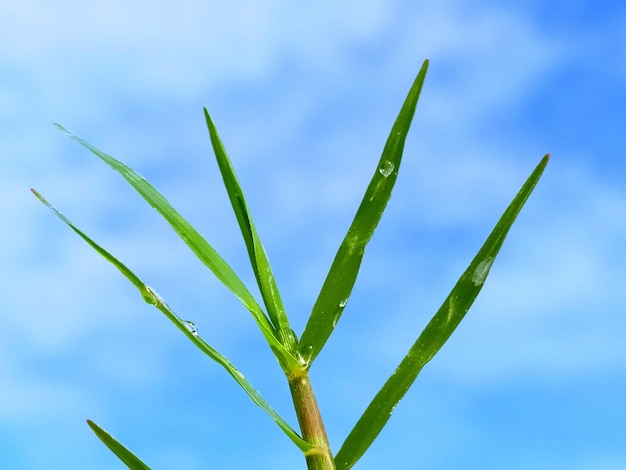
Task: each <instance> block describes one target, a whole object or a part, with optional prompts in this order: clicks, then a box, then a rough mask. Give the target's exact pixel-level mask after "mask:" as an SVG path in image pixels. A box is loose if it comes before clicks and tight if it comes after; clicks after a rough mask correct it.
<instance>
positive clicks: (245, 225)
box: [204, 108, 295, 350]
mask: <svg viewBox="0 0 626 470" xmlns="http://www.w3.org/2000/svg"><path fill="white" fill-rule="evenodd" d="M204 117H205V119H206V123H207V127H208V128H209V134H210V136H211V144H212V145H213V150H214V152H215V157H216V158H217V164H218V166H219V168H220V172H221V174H222V178H223V180H224V186H226V191H227V192H228V197H229V199H230V203H231V205H232V207H233V210H234V211H235V215H236V217H237V222H238V223H239V228H240V229H241V234H242V235H243V239H244V241H245V243H246V248H247V250H248V256H249V258H250V264H251V265H252V270H253V271H254V276H255V277H256V280H257V284H258V286H259V290H260V291H261V295H262V296H263V302H264V304H265V308H266V309H267V313H268V315H269V317H270V321H271V322H272V324H273V325H274V328H275V329H276V330H277V331H281V332H282V331H286V332H291V328H290V326H289V320H288V319H287V314H286V313H285V307H284V306H283V301H282V299H281V298H280V294H279V292H278V287H277V286H276V281H275V279H274V274H273V273H272V268H271V267H270V263H269V260H268V259H267V254H266V253H265V249H264V248H263V244H262V243H261V240H260V239H259V235H258V233H257V231H256V228H255V226H254V222H252V216H251V215H250V211H249V210H248V205H247V203H246V199H245V197H244V195H243V191H242V189H241V185H240V184H239V181H238V180H237V175H236V174H235V170H234V169H233V166H232V164H231V162H230V159H229V158H228V155H227V153H226V149H225V148H224V144H223V143H222V141H221V139H220V136H219V134H218V133H217V129H216V128H215V125H214V124H213V120H212V119H211V116H210V115H209V112H208V111H207V109H206V108H204ZM279 339H281V340H283V344H284V345H285V347H287V349H289V350H291V349H292V347H293V346H295V345H290V344H285V342H284V339H283V338H281V337H280V335H279Z"/></svg>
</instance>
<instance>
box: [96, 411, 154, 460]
mask: <svg viewBox="0 0 626 470" xmlns="http://www.w3.org/2000/svg"><path fill="white" fill-rule="evenodd" d="M87 424H88V425H89V427H90V428H91V429H92V430H93V432H95V433H96V436H98V438H99V439H100V440H101V441H102V442H104V444H105V445H106V446H107V447H108V448H109V449H111V451H112V452H113V453H114V454H115V455H117V457H118V458H119V459H120V460H121V461H122V462H124V463H125V464H126V466H127V467H128V468H130V470H150V467H148V466H147V465H146V464H145V463H143V462H142V461H141V459H140V458H139V457H137V456H136V455H135V454H133V453H132V452H131V451H130V450H128V449H127V448H126V447H124V445H123V444H121V443H120V442H119V441H118V440H117V439H115V438H114V437H113V436H111V435H110V434H109V433H108V432H106V431H105V430H104V429H102V428H101V427H100V426H98V425H97V424H96V423H94V422H93V421H91V420H89V419H88V420H87Z"/></svg>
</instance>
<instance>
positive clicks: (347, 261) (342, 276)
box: [300, 60, 428, 364]
mask: <svg viewBox="0 0 626 470" xmlns="http://www.w3.org/2000/svg"><path fill="white" fill-rule="evenodd" d="M427 70H428V60H425V61H424V64H423V65H422V67H421V69H420V71H419V73H418V75H417V78H416V79H415V81H414V82H413V86H412V87H411V89H410V91H409V94H408V96H407V98H406V100H405V101H404V104H403V106H402V109H401V110H400V113H399V115H398V117H397V118H396V121H395V123H394V125H393V127H392V129H391V133H390V134H389V137H388V138H387V142H386V144H385V148H384V150H383V153H382V156H381V158H380V161H379V162H378V167H377V169H376V171H375V172H374V176H373V177H372V180H371V181H370V184H369V186H368V187H367V190H366V192H365V196H364V197H363V200H362V201H361V205H360V206H359V209H358V210H357V213H356V215H355V217H354V220H353V221H352V224H351V225H350V228H349V229H348V233H347V234H346V236H345V238H344V240H343V242H342V243H341V246H340V247H339V250H338V251H337V254H336V255H335V259H334V261H333V264H332V266H331V268H330V270H329V272H328V275H327V276H326V280H325V281H324V285H323V286H322V289H321V292H320V294H319V296H318V298H317V301H316V302H315V305H314V306H313V310H312V312H311V316H310V318H309V320H308V322H307V325H306V327H305V329H304V332H303V333H302V338H301V339H300V352H301V354H302V355H303V356H304V357H306V358H307V359H309V364H310V362H311V361H313V359H314V358H315V357H316V356H317V355H318V354H319V352H320V351H321V349H322V347H323V346H324V344H325V343H326V341H327V340H328V337H329V336H330V334H331V333H332V331H333V329H334V328H335V325H336V324H337V321H338V320H339V317H340V316H341V314H342V312H343V309H344V308H345V306H346V304H347V302H348V298H349V297H350V293H351V292H352V288H353V286H354V282H355V281H356V277H357V275H358V273H359V268H360V266H361V260H362V259H363V254H364V252H365V247H366V245H367V243H368V242H369V240H370V239H371V237H372V235H373V233H374V230H375V229H376V226H377V225H378V222H379V220H380V218H381V216H382V214H383V211H384V210H385V207H386V205H387V202H388V201H389V198H390V197H391V190H392V189H393V186H394V184H395V182H396V178H397V176H398V169H399V167H400V161H401V159H402V152H403V150H404V142H405V140H406V136H407V134H408V132H409V127H410V126H411V121H412V119H413V115H414V114H415V108H416V106H417V101H418V99H419V96H420V92H421V91H422V86H423V84H424V79H425V78H426V71H427Z"/></svg>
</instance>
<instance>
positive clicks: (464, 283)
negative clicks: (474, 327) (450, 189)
mask: <svg viewBox="0 0 626 470" xmlns="http://www.w3.org/2000/svg"><path fill="white" fill-rule="evenodd" d="M548 158H549V155H546V156H545V157H543V159H542V160H541V162H540V163H539V165H537V167H536V168H535V170H534V171H533V172H532V174H531V175H530V176H529V178H528V179H527V180H526V182H525V183H524V185H523V186H522V188H521V189H520V191H519V192H518V193H517V195H516V196H515V198H514V199H513V202H511V204H510V205H509V207H508V208H507V209H506V211H505V212H504V214H503V215H502V217H501V218H500V220H499V221H498V223H497V224H496V226H495V228H494V229H493V231H492V232H491V234H490V235H489V237H488V238H487V240H486V241H485V243H484V244H483V246H482V247H481V248H480V250H479V251H478V253H477V254H476V256H475V257H474V259H473V260H472V262H471V263H470V265H469V267H468V268H467V269H466V270H465V272H464V273H463V275H462V276H461V278H460V279H459V280H458V282H457V283H456V285H455V286H454V288H453V289H452V291H451V292H450V294H449V295H448V297H447V298H446V300H445V301H444V302H443V304H442V305H441V307H440V308H439V310H438V311H437V313H436V314H435V316H434V317H433V318H432V319H431V320H430V322H429V323H428V325H427V326H426V328H425V329H424V331H422V333H421V334H420V336H419V338H418V339H417V341H416V342H415V344H413V346H412V347H411V349H410V350H409V352H408V354H407V355H406V356H405V357H404V359H402V362H401V363H400V365H399V366H398V368H397V369H396V370H395V372H394V373H393V374H392V376H391V377H389V379H388V380H387V382H386V383H385V385H384V386H383V387H382V389H381V390H380V391H379V392H378V394H377V395H376V396H375V397H374V399H373V400H372V402H371V403H370V404H369V406H368V407H367V409H366V410H365V412H364V413H363V415H362V416H361V418H359V420H358V422H357V424H356V425H355V426H354V428H353V429H352V431H351V432H350V434H349V435H348V437H347V438H346V440H345V442H344V443H343V445H342V446H341V449H339V452H338V453H337V455H336V457H335V463H336V465H337V470H347V469H349V468H352V466H353V465H354V464H355V463H356V462H357V461H358V460H359V459H360V458H361V456H362V455H363V454H364V453H365V451H366V450H367V449H368V448H369V446H370V445H371V443H372V442H374V439H376V437H377V436H378V434H379V433H380V431H381V430H382V428H383V427H384V426H385V424H386V423H387V421H388V420H389V418H390V416H391V414H392V413H393V410H394V409H395V407H396V405H397V404H398V402H399V401H400V400H401V399H402V398H403V397H404V395H405V394H406V392H407V390H408V389H409V388H410V387H411V385H412V384H413V382H414V381H415V379H416V377H417V376H418V374H419V373H420V371H421V370H422V368H423V367H424V365H425V364H426V363H427V362H428V361H430V360H431V359H432V358H433V356H434V355H435V354H436V353H437V352H438V351H439V350H440V349H441V347H442V346H443V345H444V344H445V342H446V341H447V340H448V338H450V335H452V333H453V332H454V330H455V329H456V327H457V326H458V325H459V323H460V322H461V320H463V318H464V316H465V314H466V313H467V311H468V310H469V308H470V307H471V305H472V303H473V302H474V299H475V298H476V296H477V295H478V293H479V292H480V290H481V289H482V287H483V285H484V282H485V279H486V278H487V276H488V274H489V270H490V268H491V265H492V263H493V261H494V259H495V257H496V255H497V254H498V252H499V251H500V248H501V247H502V243H503V242H504V239H505V238H506V235H507V233H508V232H509V229H510V228H511V225H512V224H513V222H514V221H515V219H516V218H517V215H518V214H519V212H520V210H521V209H522V207H523V206H524V203H525V202H526V200H527V199H528V196H530V193H531V192H532V191H533V189H534V188H535V185H536V184H537V182H538V181H539V178H540V177H541V175H542V173H543V170H544V168H545V167H546V165H547V163H548ZM427 425H428V424H427V423H426V424H423V425H422V426H421V429H422V430H426V429H425V427H426V426H427ZM419 429H420V425H416V428H415V431H416V434H418V431H419Z"/></svg>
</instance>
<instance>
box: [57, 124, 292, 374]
mask: <svg viewBox="0 0 626 470" xmlns="http://www.w3.org/2000/svg"><path fill="white" fill-rule="evenodd" d="M55 126H56V127H58V128H59V129H60V130H62V131H63V132H65V133H66V134H67V135H68V136H69V137H71V138H72V139H73V140H75V141H76V142H78V143H79V144H81V145H82V146H83V147H85V148H87V149H88V150H89V151H91V152H92V153H93V154H94V155H96V156H97V157H98V158H100V159H101V160H102V161H103V162H105V163H106V164H107V165H109V166H110V167H111V168H112V169H114V170H115V171H117V172H118V173H119V174H120V175H121V176H122V177H123V178H124V179H125V180H126V181H127V182H128V183H129V184H130V185H131V186H132V187H133V189H135V191H137V192H138V193H139V194H140V195H141V196H142V197H143V198H144V199H145V200H146V202H148V204H150V205H151V206H152V207H153V208H154V209H156V210H157V212H158V213H159V214H161V216H163V218H164V219H165V220H166V221H167V222H168V223H169V224H170V226H171V227H172V228H173V229H174V231H175V232H176V233H177V234H178V236H179V237H180V238H181V240H183V242H185V244H186V245H187V246H188V247H189V248H190V249H191V251H192V252H193V253H194V254H195V255H196V256H197V258H198V259H199V260H200V261H201V262H202V263H203V264H204V265H205V266H207V267H208V268H209V269H210V270H211V271H212V272H213V274H214V275H215V276H216V277H217V278H218V279H219V280H220V281H221V282H222V283H223V284H224V285H225V286H226V287H227V288H228V289H230V291H231V292H232V293H233V294H235V296H236V297H237V298H238V299H239V300H240V301H241V303H242V304H243V305H244V306H245V307H246V308H247V309H248V311H249V312H250V313H251V314H252V316H253V317H254V319H255V320H256V323H257V325H258V326H259V328H260V329H261V332H262V333H263V336H265V339H266V341H267V342H268V343H269V345H270V347H271V348H272V351H273V352H274V354H275V355H276V357H277V359H278V361H279V362H280V363H281V365H282V366H283V368H286V369H287V370H293V369H295V368H297V367H298V361H297V359H296V358H295V356H294V355H292V354H291V353H290V352H289V351H287V350H286V349H285V348H284V347H283V345H282V344H281V342H280V341H279V340H278V339H277V334H276V332H275V331H274V328H273V326H272V324H271V323H270V321H269V320H268V318H267V317H266V316H265V313H264V312H263V310H262V309H261V307H260V306H259V304H258V303H257V302H256V300H255V299H254V297H253V296H252V294H251V293H250V291H248V289H247V288H246V286H245V285H244V284H243V282H242V281H241V279H239V277H238V276H237V275H236V274H235V272H234V271H233V270H232V268H231V267H230V266H229V265H228V263H226V261H224V259H223V258H222V257H221V256H220V255H219V254H218V253H217V251H215V249H214V248H213V247H212V246H211V245H210V244H209V243H208V242H207V241H206V240H205V239H204V237H202V235H200V233H198V231H197V230H196V229H195V228H194V227H193V226H192V225H191V224H190V223H189V222H188V221H187V220H186V219H185V218H184V217H183V216H182V215H180V213H179V212H178V211H177V210H176V209H174V207H172V205H171V204H170V203H169V201H168V200H167V199H166V198H165V197H164V196H163V195H162V194H161V193H159V192H158V191H157V190H156V189H155V188H154V187H153V186H152V185H151V184H150V183H149V182H148V181H146V179H145V178H144V177H143V176H141V175H139V174H138V173H137V172H135V171H134V170H133V169H131V168H129V167H128V166H126V165H125V164H123V163H122V162H120V161H119V160H116V159H115V158H113V157H112V156H110V155H107V154H106V153H104V152H102V151H101V150H99V149H97V148H96V147H94V146H93V145H91V144H90V143H89V142H87V141H85V140H83V139H81V138H80V137H78V136H77V135H75V134H73V133H72V132H70V131H68V130H67V129H65V128H64V127H63V126H61V125H60V124H55Z"/></svg>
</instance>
